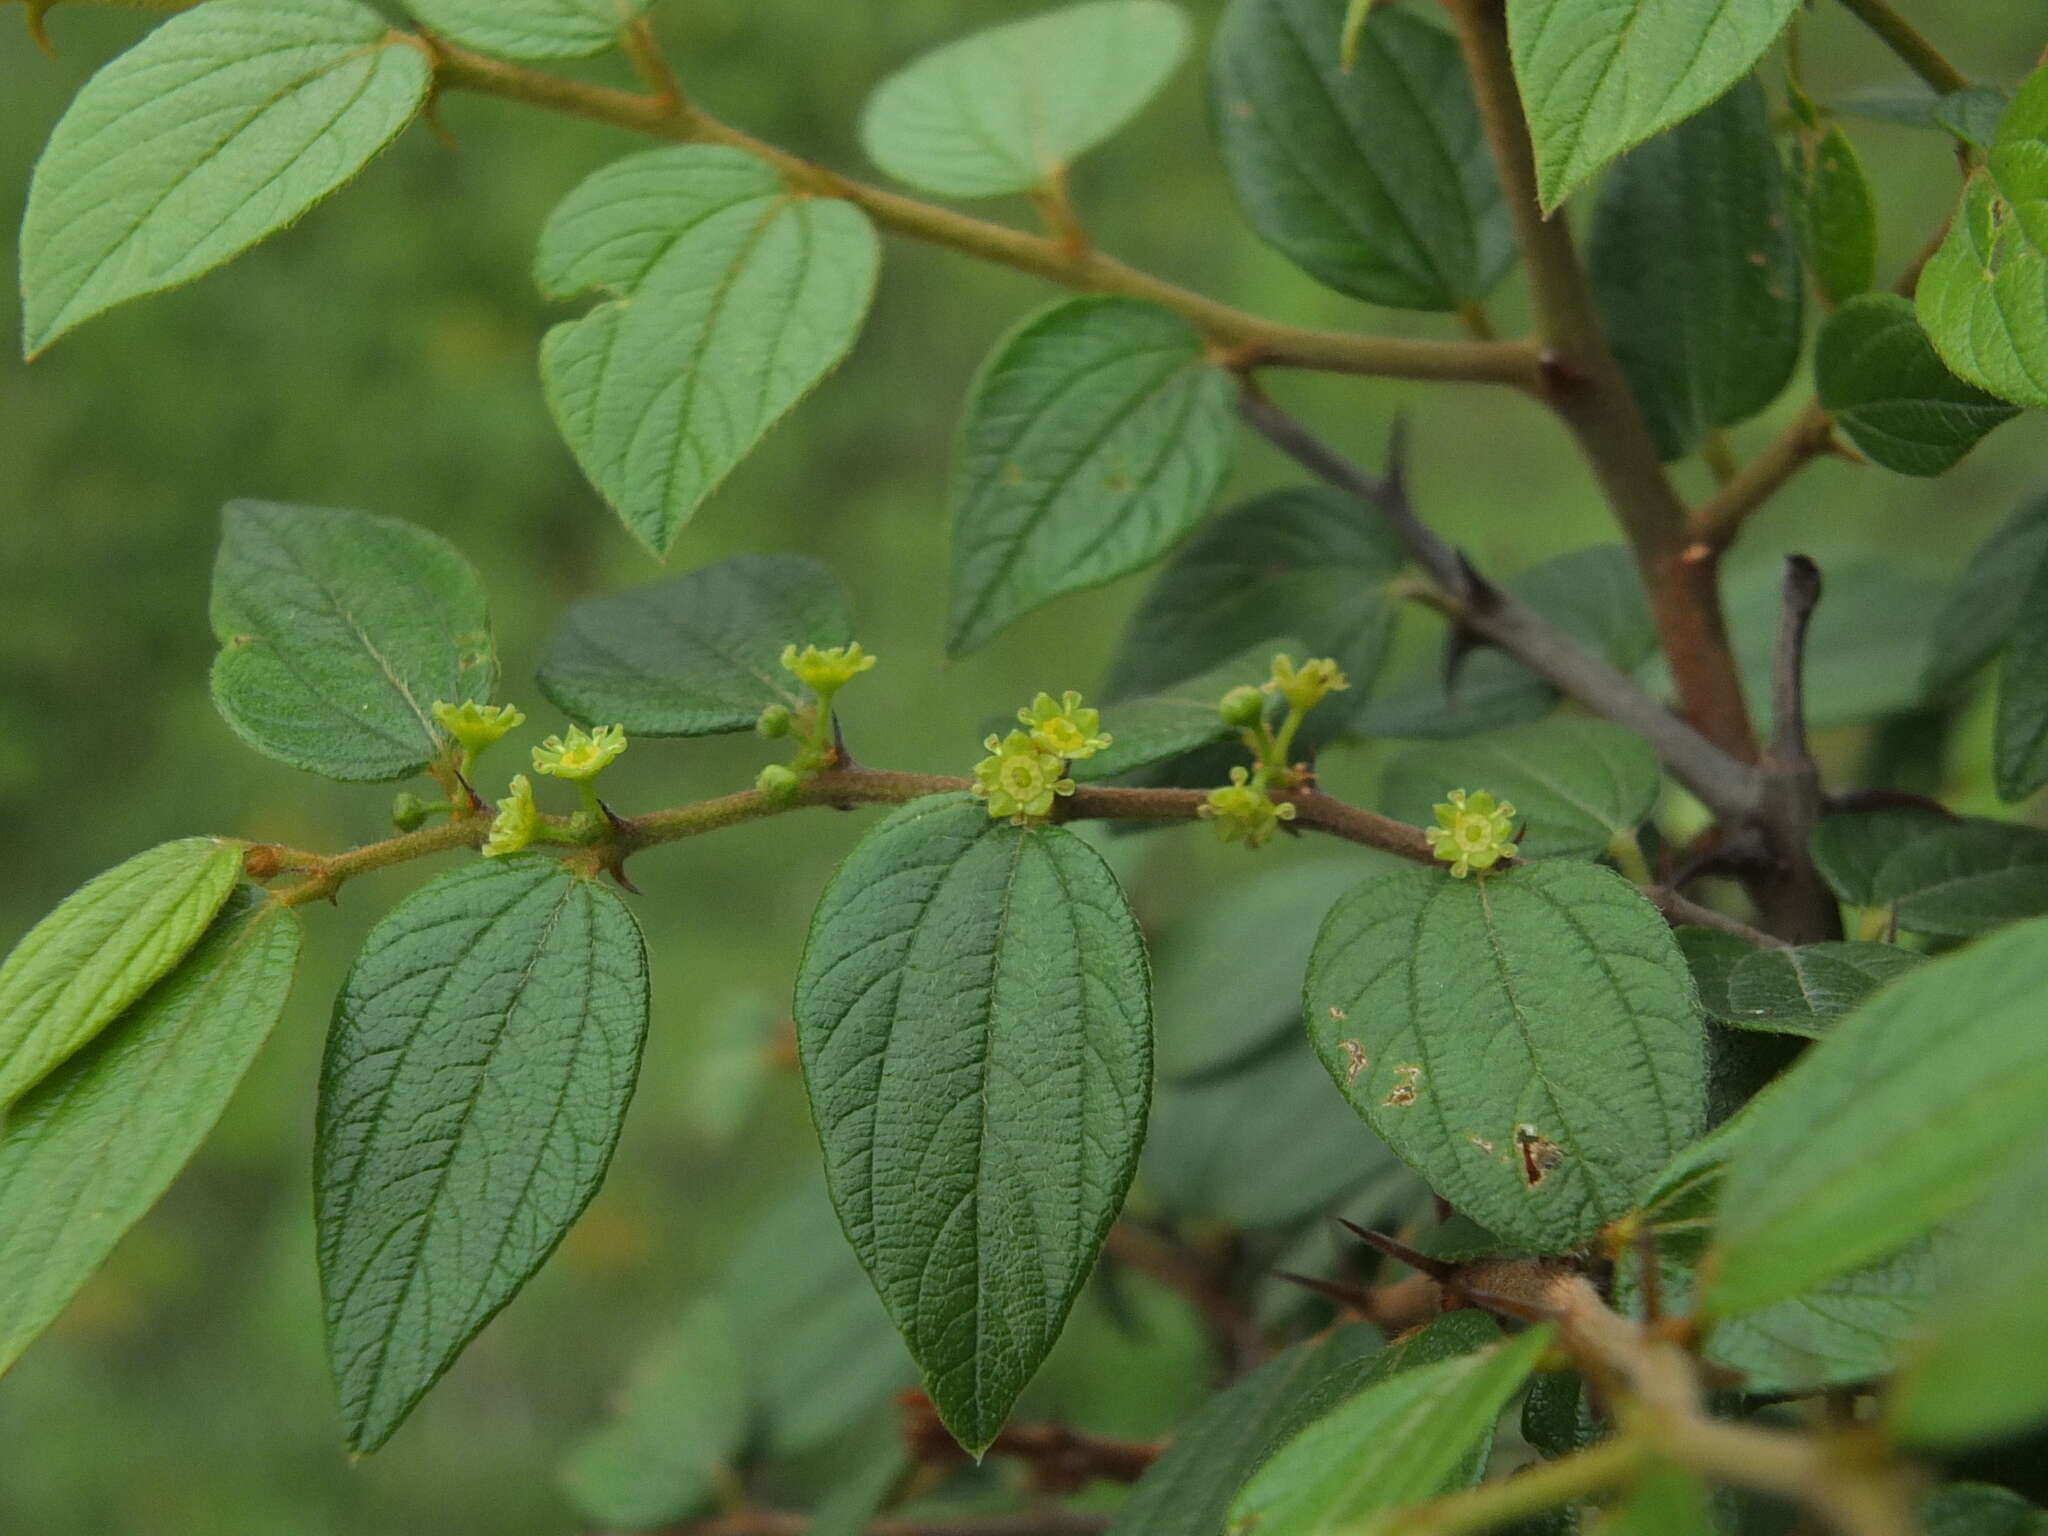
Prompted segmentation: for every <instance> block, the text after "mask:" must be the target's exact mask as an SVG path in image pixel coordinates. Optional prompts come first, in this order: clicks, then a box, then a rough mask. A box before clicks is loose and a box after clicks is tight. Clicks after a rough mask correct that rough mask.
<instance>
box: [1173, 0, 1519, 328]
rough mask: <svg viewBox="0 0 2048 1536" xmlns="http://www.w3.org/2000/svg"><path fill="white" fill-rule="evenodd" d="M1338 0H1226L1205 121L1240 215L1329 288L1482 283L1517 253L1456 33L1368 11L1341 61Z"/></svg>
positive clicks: (1450, 296) (1384, 300)
mask: <svg viewBox="0 0 2048 1536" xmlns="http://www.w3.org/2000/svg"><path fill="white" fill-rule="evenodd" d="M1345 3H1346V0H1231V5H1230V8H1229V9H1228V10H1227V11H1225V12H1224V16H1223V22H1222V25H1221V26H1220V27H1219V28H1218V30H1217V34H1216V46H1215V51H1214V54H1213V61H1214V62H1213V68H1214V73H1215V81H1214V94H1215V104H1216V132H1217V135H1218V137H1219V138H1220V139H1221V141H1222V147H1223V161H1224V165H1225V166H1226V167H1227V168H1228V169H1229V172H1230V179H1231V184H1232V185H1233V186H1234V187H1235V188H1236V189H1237V199H1238V202H1239V204H1240V205H1241V206H1242V207H1243V208H1244V211H1245V217H1246V218H1248V219H1249V220H1250V221H1251V224H1252V227H1253V228H1254V229H1256V230H1257V231H1258V232H1259V233H1260V235H1262V236H1263V237H1264V238H1265V239H1266V240H1267V241H1268V242H1269V243H1271V244H1272V245H1273V246H1275V247H1276V248H1277V249H1278V250H1280V251H1281V252H1282V253H1283V254H1285V255H1286V256H1287V258H1288V259H1289V260H1291V261H1293V262H1294V263H1295V264H1296V265H1297V266H1299V267H1301V268H1303V269H1304V270H1305V271H1307V272H1309V273H1311V274H1313V275H1314V276H1315V277H1317V278H1319V279H1321V280H1322V281H1323V282H1325V283H1328V284H1329V285H1330V286H1331V287H1332V288H1335V289H1337V290H1338V291H1339V292H1341V293H1348V294H1350V295H1352V296H1353V297H1354V298H1360V299H1364V300H1366V301H1367V302H1368V303H1372V304H1390V305H1395V306H1397V307H1400V308H1404V309H1456V308H1457V307H1458V306H1459V305H1461V304H1469V303H1475V302H1477V301H1478V300H1480V299H1482V298H1484V297H1485V296H1486V294H1487V293H1488V292H1489V291H1490V290H1491V289H1492V288H1493V286H1494V284H1495V283H1497V282H1499V281H1500V278H1501V275H1502V274H1503V273H1504V272H1506V271H1507V269H1508V267H1509V266H1510V265H1511V264H1512V263H1513V261H1514V250H1515V247H1514V236H1513V233H1512V231H1511V230H1510V229H1509V227H1508V217H1507V206H1506V204H1505V203H1504V202H1503V200H1502V198H1501V195H1500V184H1499V182H1498V181H1497V180H1496V179H1495V177H1494V172H1493V161H1492V158H1491V156H1489V155H1488V153H1487V149H1486V139H1485V135H1484V134H1483V133H1482V132H1481V130H1480V126H1479V110H1478V108H1477V107H1476V106H1475V105H1474V104H1473V100H1472V87H1471V85H1470V83H1469V82H1468V80H1467V78H1466V75H1465V68H1464V64H1463V63H1462V62H1461V60H1460V59H1459V56H1458V45H1457V43H1456V42H1455V41H1454V40H1453V39H1452V38H1451V36H1450V35H1449V34H1448V33H1447V32H1445V30H1444V29H1443V28H1442V27H1440V26H1434V25H1432V24H1430V23H1429V22H1427V21H1424V20H1423V19H1422V18H1420V17H1419V16H1413V15H1410V14H1409V13H1407V12H1405V11H1397V10H1391V9H1379V10H1375V11H1374V12H1373V13H1372V15H1371V16H1370V18H1369V19H1368V20H1367V21H1366V22H1365V24H1364V26H1363V27H1362V28H1361V29H1360V30H1359V31H1358V33H1357V35H1356V41H1355V48H1354V51H1353V54H1352V57H1351V58H1350V60H1349V61H1348V62H1347V61H1343V60H1340V58H1339V56H1338V37H1339V34H1340V32H1341V30H1342V28H1343V24H1344V11H1345Z"/></svg>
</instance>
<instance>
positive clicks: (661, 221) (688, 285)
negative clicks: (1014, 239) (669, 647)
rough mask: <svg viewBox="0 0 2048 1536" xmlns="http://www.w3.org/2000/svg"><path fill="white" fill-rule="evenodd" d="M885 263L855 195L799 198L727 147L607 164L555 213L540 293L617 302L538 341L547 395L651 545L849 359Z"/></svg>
mask: <svg viewBox="0 0 2048 1536" xmlns="http://www.w3.org/2000/svg"><path fill="white" fill-rule="evenodd" d="M879 261H880V246H879V242H878V241H877V239H876V237H875V231H874V226H873V225H871V224H869V223H868V221H867V217H866V215H864V214H862V213H861V211H860V210H859V209H857V208H855V207H854V206H853V205H852V204H851V203H848V202H843V201H841V200H840V199H838V198H832V197H811V196H801V195H799V194H797V193H796V192H794V191H792V190H791V189H790V188H789V187H788V186H786V185H785V184H784V183H783V181H782V179H781V178H780V177H779V176H778V175H776V173H775V171H774V169H773V168H772V167H770V166H769V165H768V164H767V163H766V162H765V161H762V160H760V159H758V158H756V157H755V156H753V155H749V154H747V153H745V152H744V151H741V150H737V149H729V148H725V147H723V146H721V145H713V144H693V145H687V146H684V147H682V148H676V149H654V150H648V151H646V152H645V153H642V154H638V155H630V156H628V157H627V158H626V159H624V160H619V161H615V162H613V163H612V164H611V165H608V166H606V167H604V169H602V170H600V171H598V172H597V173H596V174H595V175H593V176H591V177H590V178H589V179H588V180H586V181H585V182H584V183H583V184H582V185H581V186H579V187H577V188H576V190H575V191H573V192H571V193H570V194H569V196H568V197H567V198H565V199H564V200H563V202H562V204H561V206H560V207H558V208H557V209H556V210H555V211H554V213H553V214H552V215H550V216H549V219H548V223H547V227H546V228H545V229H544V230H543V231H542V232H541V239H540V250H539V254H538V256H537V257H536V260H535V267H534V271H535V276H536V277H537V279H538V280H539V283H540V286H541V289H542V291H543V292H546V293H548V294H550V295H552V296H554V297H557V298H571V297H574V296H576V295H578V294H581V293H585V292H589V291H592V290H597V291H601V292H603V293H604V294H605V295H606V297H607V300H608V302H605V303H602V304H599V305H598V306H597V308H595V309H593V310H592V311H591V312H590V313H589V314H587V315H585V316H583V317H582V318H581V319H580V320H570V321H566V322H564V323H563V324H561V325H558V326H556V327H555V328H554V329H553V330H551V331H549V332H548V334H547V336H546V338H545V339H544V340H543V341H542V343H541V354H540V368H541V380H542V382H543V383H544V384H545V385H546V388H547V396H548V405H549V408H550V409H551V410H552V411H553V412H554V416H555V422H556V425H557V426H559V427H560V428H561V431H562V435H563V437H564V438H565V439H567V441H568V444H569V447H570V449H571V451H573V452H574V453H575V455H576V460H577V462H578V463H579V464H581V465H582V466H583V471H584V473H585V474H587V475H589V476H590V478H591V480H592V482H593V483H594V484H595V485H596V486H597V488H598V489H599V490H600V491H602V492H603V493H604V495H605V498H606V499H607V500H608V501H610V502H611V504H612V505H613V506H614V507H615V508H617V509H618V513H619V516H620V517H621V518H623V519H624V520H625V523H626V526H627V527H628V528H629V529H631V530H632V532H633V534H634V536H635V537H636V538H638V539H639V540H640V542H641V543H643V544H645V545H646V546H647V547H648V548H649V549H650V550H652V551H653V552H654V553H655V554H656V555H663V554H666V553H667V551H668V548H669V546H670V545H671V544H673V543H674V542H675V540H676V535H677V534H678V533H680V532H681V531H682V527H683V524H684V523H686V522H688V521H689V519H690V516H691V514H693V513H694V512H695V511H696V510H697V507H698V505H699V504H700V503H702V502H703V500H704V498H705V497H707V496H709V495H710V494H711V493H712V491H714V490H715V489H717V487H718V484H719V482H720V481H722V480H723V479H724V478H725V477H726V475H727V474H728V473H729V472H730V471H731V470H732V468H733V466H734V465H735V464H737V463H738V462H739V461H740V460H741V459H742V458H744V457H745V456H746V454H747V452H748V450H749V449H751V448H752V447H753V446H754V444H756V443H757V442H759V441H760V440H761V438H762V437H763V436H764V435H765V434H766V433H767V431H768V429H769V428H770V427H772V426H773V425H774V424H775V423H776V422H777V421H778V420H780V419H781V418H782V416H783V415H784V414H786V413H787V412H788V411H789V409H790V407H792V406H793V405H795V404H796V402H797V401H798V400H799V399H801V398H802V397H803V396H804V394H805V393H807V392H808V391H809V390H810V389H811V387H812V386H813V385H815V384H816V383H817V382H818V381H819V380H820V379H821V378H823V377H824V376H825V374H827V373H828V372H830V371H831V369H832V368H833V366H834V365H835V364H837V363H838V362H839V360H840V359H841V358H843V357H844V356H845V355H846V353H847V350H848V349H849V348H850V347H852V345H853V340H854V337H855V336H856V335H857V334H859V331H860V327H861V322H862V321H863V320H864V319H865V318H866V316H867V310H868V301H869V300H870V299H871V298H872V297H873V295H874V288H875V272H876V268H877V266H878V264H879Z"/></svg>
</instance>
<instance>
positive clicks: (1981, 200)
mask: <svg viewBox="0 0 2048 1536" xmlns="http://www.w3.org/2000/svg"><path fill="white" fill-rule="evenodd" d="M1914 303H1915V305H1916V306H1917V308H1918V310H1919V314H1920V323H1921V325H1923V326H1925V327H1926V329H1927V335H1928V337H1929V339H1930V340H1932V341H1933V343H1934V346H1935V350H1936V351H1938V352H1940V353H1941V356H1942V360H1943V361H1944V362H1946V363H1947V364H1948V366H1949V367H1950V368H1951V369H1953V370H1954V371H1955V372H1956V373H1957V374H1958V375H1960V376H1961V377H1962V378H1965V379H1967V380H1969V381H1970V382H1971V383H1972V384H1976V385H1979V386H1981V387H1982V388H1984V389H1988V390H1990V391H1991V393H1993V394H1994V395H1999V396H2002V397H2003V398H2005V399H2007V400H2011V401H2013V402H2014V403H2015V404H2018V405H2028V406H2036V407H2039V406H2048V70H2036V71H2035V72H2034V73H2033V75H2031V76H2030V77H2029V78H2028V80H2027V83H2026V84H2025V85H2023V86H2021V87H2020V89H2019V91H2018V93H2017V94H2015V95H2014V97H2013V99H2012V104H2011V105H2010V106H2008V107H2007V108H2006V109H2005V112H2004V115H2003V116H2001V117H2000V118H1999V120H1998V131H1997V136H1996V138H1995V139H1994V141H1993V143H1992V146H1991V152H1990V154H1989V155H1988V156H1987V157H1986V159H1985V164H1984V166H1983V168H1982V169H1980V170H1978V171H1977V172H1976V173H1975V174H1973V175H1972V176H1971V177H1970V180H1969V182H1968V184H1967V185H1966V186H1965V187H1964V188H1963V203H1962V207H1961V208H1960V209H1958V210H1957V212H1956V216H1955V219H1954V221H1953V222H1952V223H1951V224H1950V225H1949V229H1948V235H1947V237H1946V238H1944V239H1943V241H1942V243H1941V248H1940V249H1939V250H1937V251H1936V252H1935V253H1934V256H1933V257H1932V259H1930V260H1929V261H1928V263H1927V265H1926V267H1925V268H1924V269H1923V270H1922V271H1921V274H1920V285H1919V288H1918V289H1917V290H1916V291H1915V294H1914Z"/></svg>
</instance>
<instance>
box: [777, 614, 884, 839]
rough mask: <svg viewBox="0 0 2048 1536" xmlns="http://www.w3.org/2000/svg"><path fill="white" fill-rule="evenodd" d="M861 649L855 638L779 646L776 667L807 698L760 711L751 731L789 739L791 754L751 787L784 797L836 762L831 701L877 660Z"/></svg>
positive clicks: (837, 753)
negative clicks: (803, 689)
mask: <svg viewBox="0 0 2048 1536" xmlns="http://www.w3.org/2000/svg"><path fill="white" fill-rule="evenodd" d="M879 659H880V658H879V657H876V656H874V655H872V654H870V653H869V652H867V651H864V650H862V649H861V644H860V642H859V641H858V640H855V641H853V642H852V643H851V644H848V645H834V646H828V647H825V648H823V649H820V648H819V647H818V646H815V645H807V646H805V647H804V648H803V649H802V650H801V651H799V650H798V649H797V648H796V647H795V646H794V645H785V646H784V647H783V648H782V667H783V670H784V671H786V672H788V673H789V674H790V675H791V676H792V677H794V678H795V679H796V680H797V681H798V682H799V683H802V684H803V685H804V686H805V687H806V688H808V689H809V690H810V692H811V697H812V700H813V702H812V703H810V704H799V705H798V706H796V707H795V708H791V707H790V706H789V705H787V704H770V705H769V706H768V707H767V708H766V709H764V710H762V711H761V717H760V718H759V719H758V720H756V721H755V722H754V729H755V731H756V732H758V733H759V734H760V735H762V736H764V737H766V738H767V739H768V740H770V741H779V740H781V739H782V738H783V737H785V736H787V737H792V738H794V739H795V741H796V743H797V749H796V755H795V757H793V758H792V759H791V760H790V761H789V763H788V764H786V765H785V764H782V763H770V764H769V765H768V766H767V767H765V768H763V769H762V770H761V772H760V775H759V776H758V777H757V778H756V779H755V780H754V788H755V789H757V790H759V791H760V792H761V793H762V794H764V795H767V796H769V797H771V798H773V799H783V800H786V799H788V798H790V797H791V796H793V795H794V794H795V793H796V790H797V787H798V786H799V785H800V784H802V783H804V781H806V780H807V779H814V778H816V777H817V776H818V775H819V774H821V773H823V772H825V771H826V770H827V769H829V768H836V767H838V766H840V756H841V754H840V750H839V742H838V738H837V736H836V734H835V733H834V731H833V726H832V701H833V699H834V698H835V697H836V696H837V695H838V693H839V690H840V689H842V688H844V687H845V686H846V685H847V684H848V683H850V682H852V681H853V680H854V679H855V678H856V677H859V676H860V675H861V673H863V672H866V671H869V670H871V669H872V668H873V667H874V665H875V663H876V662H877V661H878V660H879Z"/></svg>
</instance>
